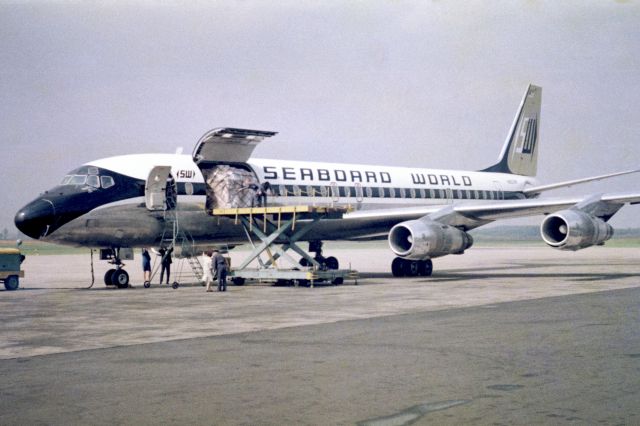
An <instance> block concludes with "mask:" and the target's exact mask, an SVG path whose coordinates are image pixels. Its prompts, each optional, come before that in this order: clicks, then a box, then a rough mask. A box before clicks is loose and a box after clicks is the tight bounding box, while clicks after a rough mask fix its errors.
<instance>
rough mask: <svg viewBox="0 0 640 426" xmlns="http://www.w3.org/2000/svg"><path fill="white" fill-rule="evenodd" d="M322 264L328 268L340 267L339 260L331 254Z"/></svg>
mask: <svg viewBox="0 0 640 426" xmlns="http://www.w3.org/2000/svg"><path fill="white" fill-rule="evenodd" d="M324 264H325V265H327V268H328V269H340V262H338V259H336V258H335V257H333V256H329V257H327V258H326V259H325V260H324Z"/></svg>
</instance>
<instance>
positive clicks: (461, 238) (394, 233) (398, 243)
mask: <svg viewBox="0 0 640 426" xmlns="http://www.w3.org/2000/svg"><path fill="white" fill-rule="evenodd" d="M472 244H473V238H471V235H469V234H467V233H466V232H464V231H461V230H459V229H458V228H455V227H453V226H449V225H443V224H441V223H438V222H434V221H432V220H428V219H418V220H408V221H406V222H401V223H399V224H397V225H396V226H394V227H393V228H391V231H390V232H389V246H390V247H391V250H392V251H393V252H394V253H395V254H396V255H398V256H399V257H402V258H404V259H411V260H424V259H431V258H434V257H439V256H445V255H447V254H461V253H463V252H464V251H465V250H466V249H468V248H469V247H471V245H472Z"/></svg>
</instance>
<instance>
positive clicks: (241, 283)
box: [231, 277, 245, 285]
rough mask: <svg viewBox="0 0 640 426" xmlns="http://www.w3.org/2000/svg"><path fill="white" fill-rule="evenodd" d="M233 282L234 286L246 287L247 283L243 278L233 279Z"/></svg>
mask: <svg viewBox="0 0 640 426" xmlns="http://www.w3.org/2000/svg"><path fill="white" fill-rule="evenodd" d="M231 281H232V282H233V285H244V283H245V279H244V278H242V277H235V278H232V279H231Z"/></svg>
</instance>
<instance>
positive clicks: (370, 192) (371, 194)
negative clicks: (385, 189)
mask: <svg viewBox="0 0 640 426" xmlns="http://www.w3.org/2000/svg"><path fill="white" fill-rule="evenodd" d="M366 191H367V197H369V198H371V197H373V189H371V187H370V186H367V188H366Z"/></svg>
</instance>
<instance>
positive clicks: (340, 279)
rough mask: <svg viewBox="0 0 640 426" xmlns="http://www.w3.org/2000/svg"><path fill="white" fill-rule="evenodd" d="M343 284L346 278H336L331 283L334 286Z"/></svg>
mask: <svg viewBox="0 0 640 426" xmlns="http://www.w3.org/2000/svg"><path fill="white" fill-rule="evenodd" d="M342 283H344V278H342V277H338V278H334V279H333V280H332V281H331V284H333V285H340V284H342Z"/></svg>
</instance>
